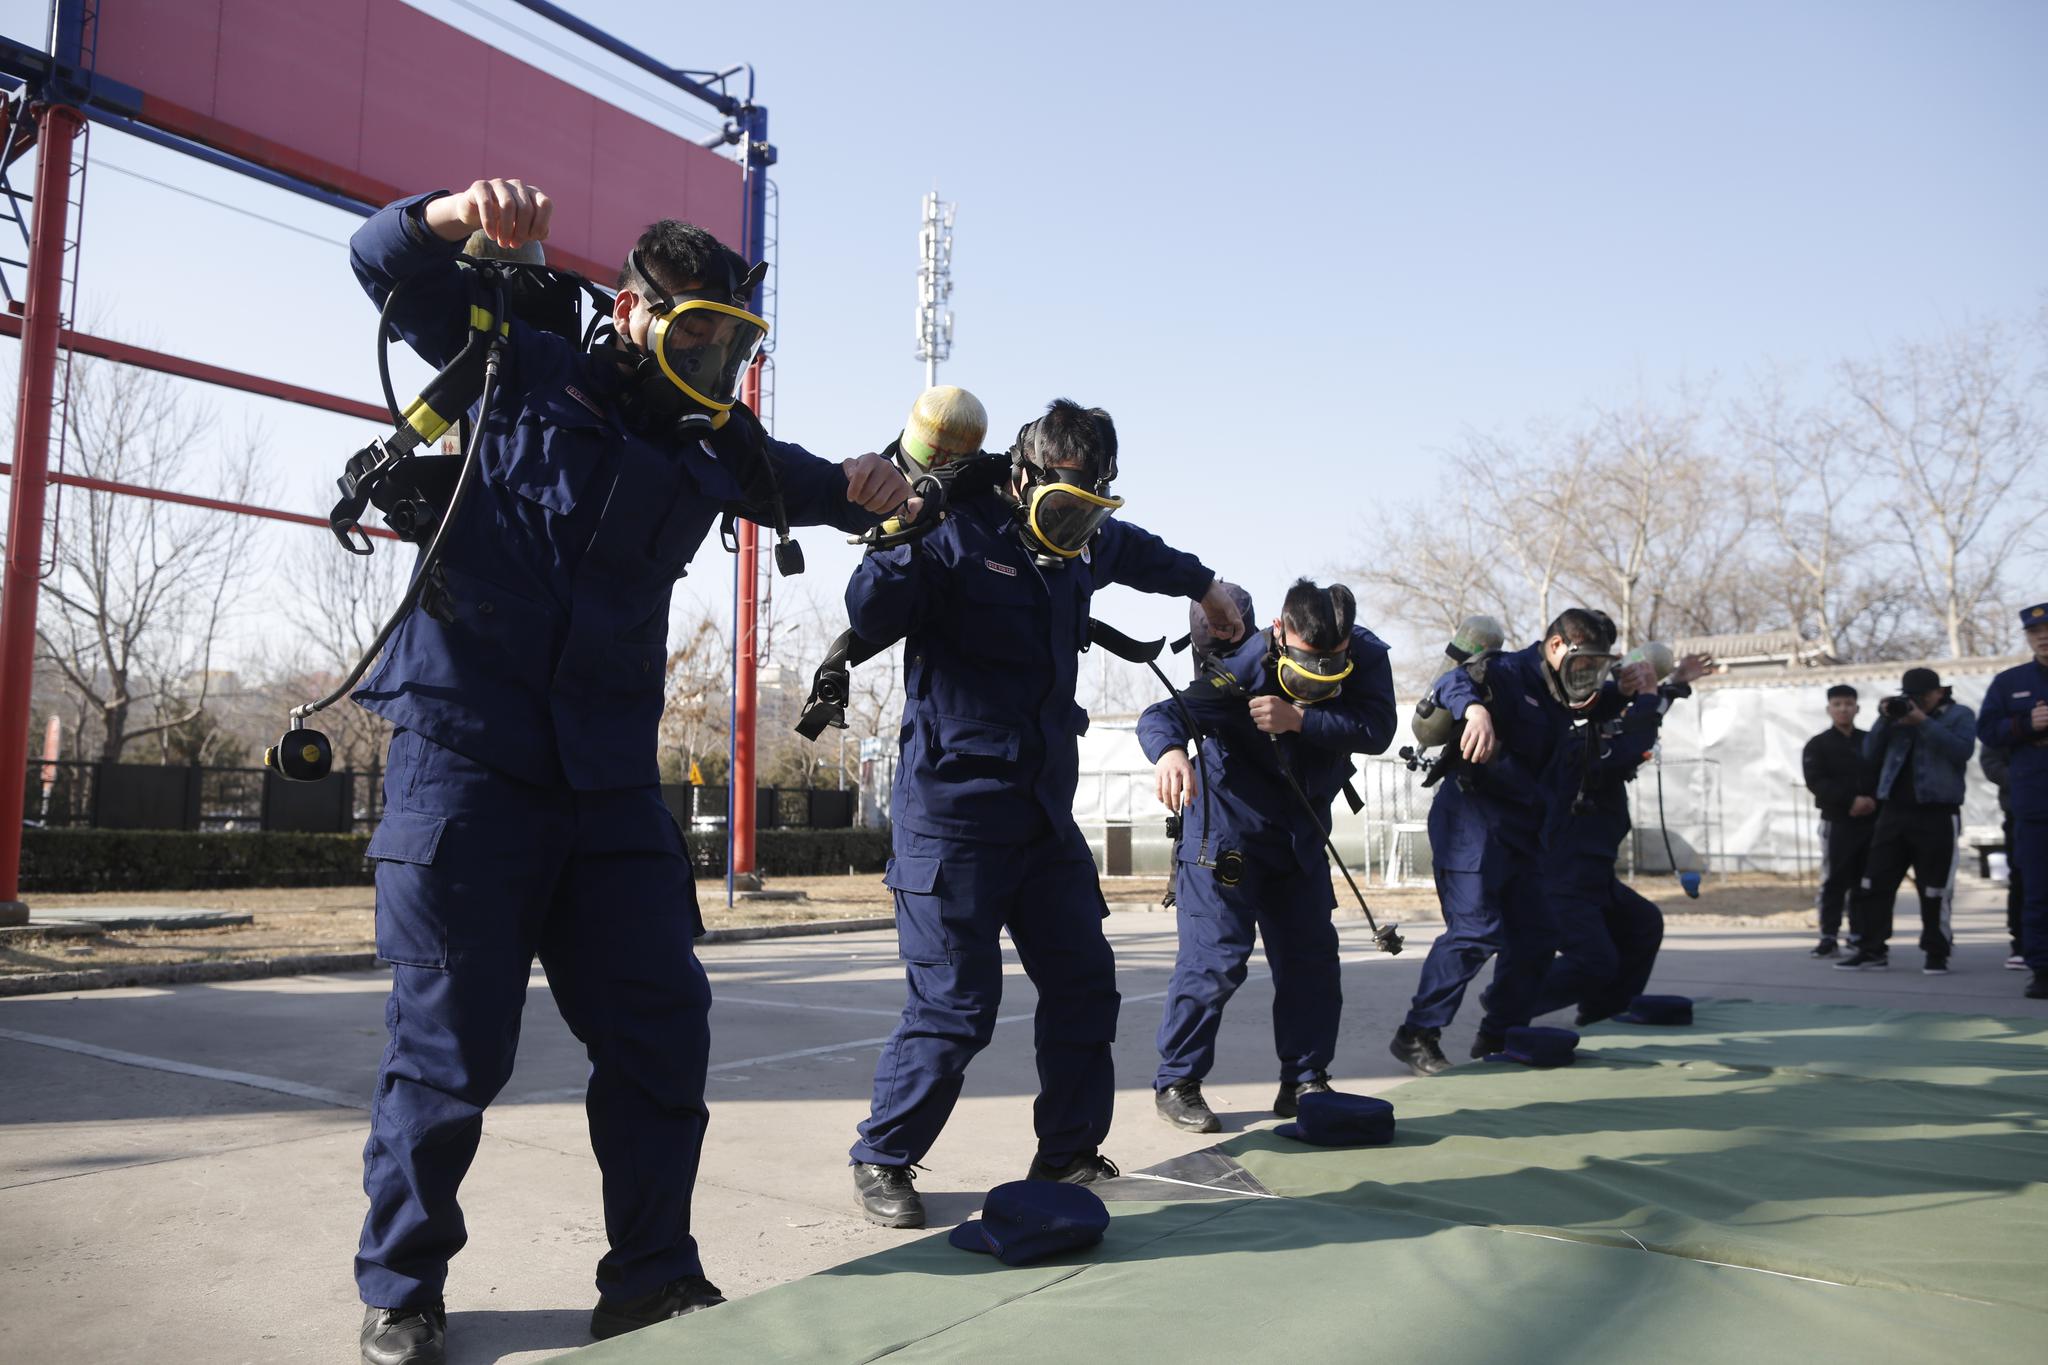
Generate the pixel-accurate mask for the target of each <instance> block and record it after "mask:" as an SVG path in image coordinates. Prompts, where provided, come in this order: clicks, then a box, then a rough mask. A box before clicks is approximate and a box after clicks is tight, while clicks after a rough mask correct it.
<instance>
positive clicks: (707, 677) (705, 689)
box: [659, 616, 732, 782]
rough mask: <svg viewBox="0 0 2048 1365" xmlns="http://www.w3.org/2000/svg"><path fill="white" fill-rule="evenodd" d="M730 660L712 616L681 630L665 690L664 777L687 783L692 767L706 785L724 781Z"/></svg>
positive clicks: (672, 650) (670, 657)
mask: <svg viewBox="0 0 2048 1365" xmlns="http://www.w3.org/2000/svg"><path fill="white" fill-rule="evenodd" d="M673 638H674V637H672V640H673ZM731 658H732V652H731V650H730V648H729V647H728V645H727V643H726V635H725V632H724V631H722V630H720V629H719V627H718V623H717V622H716V621H714V620H712V619H711V618H710V617H709V616H700V617H698V618H697V619H696V620H695V621H694V622H692V623H691V624H690V625H689V626H687V627H686V628H685V629H684V630H683V632H682V634H681V637H680V642H679V643H671V645H670V648H669V653H668V666H667V671H666V673H665V675H664V681H663V684H662V710H661V727H660V741H659V742H660V746H661V756H662V767H663V775H664V776H666V777H669V778H670V779H672V780H674V781H678V782H683V781H688V780H689V776H690V770H691V768H692V766H693V765H694V766H695V767H696V768H697V770H698V772H699V773H700V774H701V775H702V776H703V777H704V779H705V780H706V781H708V782H717V781H722V780H724V777H725V772H726V766H727V761H726V744H727V736H728V735H729V734H730V733H731V725H730V716H729V715H728V711H727V698H728V696H729V694H730V682H729V680H730V678H731Z"/></svg>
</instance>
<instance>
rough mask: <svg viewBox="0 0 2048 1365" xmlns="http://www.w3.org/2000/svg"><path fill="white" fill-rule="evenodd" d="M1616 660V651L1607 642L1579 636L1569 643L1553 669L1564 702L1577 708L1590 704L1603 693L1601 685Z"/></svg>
mask: <svg viewBox="0 0 2048 1365" xmlns="http://www.w3.org/2000/svg"><path fill="white" fill-rule="evenodd" d="M1614 664H1615V655H1614V651H1613V650H1612V649H1610V648H1608V647H1607V646H1606V645H1604V644H1599V643H1596V642H1594V641H1592V640H1580V641H1577V642H1574V643H1572V644H1570V645H1568V646H1567V647H1566V649H1565V652H1564V657H1563V658H1562V659H1559V660H1558V661H1557V666H1556V668H1555V669H1554V670H1553V671H1554V672H1555V673H1556V674H1557V685H1558V687H1559V689H1560V690H1562V691H1563V693H1564V699H1565V704H1566V705H1568V706H1570V707H1572V708H1573V709H1575V710H1576V709H1577V708H1580V707H1584V706H1590V705H1591V704H1592V702H1593V699H1594V698H1595V697H1597V696H1599V695H1600V685H1601V684H1602V683H1604V682H1605V681H1606V680H1607V675H1608V674H1609V673H1610V672H1611V671H1612V670H1613V668H1614Z"/></svg>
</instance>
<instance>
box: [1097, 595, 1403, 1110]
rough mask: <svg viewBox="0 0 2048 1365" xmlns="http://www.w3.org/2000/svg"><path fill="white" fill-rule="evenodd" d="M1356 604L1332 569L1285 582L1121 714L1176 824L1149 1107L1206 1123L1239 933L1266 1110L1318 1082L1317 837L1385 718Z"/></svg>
mask: <svg viewBox="0 0 2048 1365" xmlns="http://www.w3.org/2000/svg"><path fill="white" fill-rule="evenodd" d="M1244 605H1245V606H1246V607H1247V609H1248V608H1249V599H1247V600H1246V602H1245V604H1244ZM1356 616H1357V604H1356V602H1355V601H1354V600H1353V598H1352V595H1351V591H1350V590H1349V589H1348V588H1346V587H1345V586H1344V585H1343V584H1341V583H1339V584H1333V585H1331V586H1330V587H1328V588H1322V587H1318V586H1317V585H1316V584H1314V583H1312V582H1310V581H1309V580H1308V579H1305V578H1304V579H1301V580H1299V581H1297V582H1296V583H1295V584H1294V586H1293V587H1291V588H1290V589H1288V592H1287V597H1286V599H1285V601H1284V603H1283V605H1282V606H1281V609H1280V614H1279V616H1278V617H1277V618H1275V620H1274V622H1273V625H1272V628H1271V629H1270V630H1266V631H1260V632H1258V633H1257V634H1255V635H1254V636H1252V638H1251V639H1250V640H1249V641H1246V642H1245V643H1244V644H1242V645H1240V646H1238V647H1237V648H1236V649H1234V650H1231V651H1229V652H1228V653H1227V654H1226V656H1225V657H1223V658H1219V659H1215V660H1213V661H1212V662H1209V663H1207V664H1206V665H1204V667H1203V670H1202V674H1201V676H1198V677H1197V679H1196V681H1195V685H1194V686H1192V687H1190V688H1188V689H1187V690H1186V691H1184V692H1182V693H1181V694H1180V695H1179V696H1177V697H1173V698H1169V699H1167V700H1165V701H1161V702H1156V703H1154V704H1153V705H1151V706H1149V707H1147V708H1146V710H1145V713H1144V714H1143V715H1142V716H1141V717H1139V720H1138V742H1139V743H1140V744H1141V745H1143V746H1144V749H1145V757H1146V758H1148V759H1150V760H1152V762H1153V763H1155V764H1156V765H1157V766H1158V780H1159V799H1160V800H1161V801H1162V802H1163V803H1165V805H1166V807H1167V808H1168V809H1169V810H1172V811H1174V812H1176V813H1177V814H1179V815H1180V817H1181V821H1182V824H1181V827H1180V837H1179V838H1178V840H1177V841H1176V842H1175V845H1174V883H1173V887H1174V890H1173V897H1174V907H1175V914H1176V916H1177V917H1178V920H1179V931H1180V948H1179V953H1178V955H1177V957H1176V958H1175V961H1174V968H1173V978H1172V981H1171V983H1170V985H1169V986H1168V991H1167V998H1166V1008H1165V1012H1164V1017H1163V1018H1162V1020H1161V1021H1160V1025H1159V1071H1158V1073H1157V1075H1156V1076H1155V1077H1154V1079H1153V1082H1152V1088H1153V1096H1154V1101H1153V1102H1154V1105H1155V1107H1156V1108H1157V1110H1158V1112H1159V1115H1160V1117H1161V1118H1163V1119H1164V1120H1165V1121H1166V1122H1168V1123H1170V1124H1172V1125H1173V1126H1174V1127H1176V1128H1183V1129H1186V1130H1188V1131H1190V1132H1196V1133H1213V1132H1216V1131H1217V1130H1218V1129H1219V1128H1220V1127H1221V1124H1220V1122H1219V1121H1218V1119H1217V1117H1216V1115H1215V1113H1214V1111H1212V1110H1211V1109H1210V1108H1209V1105H1208V1103H1207V1101H1206V1100H1205V1099H1204V1098H1203V1096H1202V1079H1203V1077H1205V1076H1207V1075H1208V1074H1209V1070H1210V1068H1211V1067H1212V1066H1214V1065H1215V1062H1216V1034H1217V1030H1218V1029H1219V1028H1220V1027H1221V1025H1222V1022H1223V1007H1224V1005H1225V1004H1226V1003H1227V1002H1228V1001H1229V1000H1230V997H1231V996H1232V995H1233V994H1235V993H1236V991H1237V988H1238V987H1239V986H1241V985H1243V984H1244V980H1245V968H1246V963H1247V962H1248V960H1249V959H1250V957H1251V951H1252V939H1253V935H1254V934H1255V933H1256V935H1257V936H1258V938H1259V940H1260V941H1261V942H1262V943H1263V944H1264V945H1265V952H1266V961H1267V963H1268V965H1269V966H1270V967H1271V969H1272V973H1273V1045H1274V1050H1275V1051H1276V1052H1277V1053H1278V1054H1279V1061H1280V1088H1279V1091H1278V1093H1277V1094H1276V1095H1275V1096H1274V1099H1273V1112H1274V1113H1275V1114H1277V1115H1279V1116H1280V1117H1281V1118H1293V1117H1294V1116H1295V1113H1296V1108H1297V1104H1296V1101H1297V1099H1298V1097H1299V1096H1300V1095H1302V1094H1305V1093H1309V1092H1313V1091H1321V1090H1328V1089H1329V1066H1330V1060H1331V1058H1332V1057H1333V1056H1334V1055H1335V1053H1336V1049H1337V1026H1338V1021H1339V1018H1340V1016H1341V1014H1342V1012H1343V1008H1344V991H1343V981H1342V978H1341V974H1340V971H1339V964H1338V959H1337V929H1336V926H1335V925H1334V924H1333V923H1332V922H1331V919H1330V916H1331V912H1332V911H1333V910H1335V909H1336V905H1337V899H1336V895H1335V894H1334V892H1333V890H1332V888H1331V883H1330V864H1329V860H1328V857H1327V855H1326V854H1325V852H1324V847H1323V840H1324V838H1325V837H1326V836H1327V835H1328V834H1329V831H1330V803H1331V801H1332V800H1333V799H1335V797H1336V795H1337V793H1338V792H1339V791H1340V790H1342V789H1343V786H1344V783H1345V782H1346V780H1348V779H1349V778H1350V776H1351V773H1352V757H1351V756H1352V755H1353V754H1359V753H1366V754H1377V753H1384V752H1386V749H1387V746H1388V745H1389V744H1390V743H1392V742H1393V738H1394V730H1395V726H1396V724H1397V723H1398V722H1397V718H1396V716H1395V712H1394V681H1393V672H1392V669H1391V668H1390V667H1389V665H1388V662H1387V647H1386V645H1385V644H1384V643H1382V642H1381V641H1380V639H1379V638H1378V637H1377V636H1375V635H1374V634H1373V633H1372V632H1371V631H1369V630H1366V629H1364V628H1363V627H1361V626H1359V625H1357V624H1355V620H1356ZM1205 684H1207V685H1205ZM1191 728H1192V729H1193V730H1194V731H1196V732H1197V733H1195V734H1191V733H1190V730H1191ZM1191 739H1198V740H1199V743H1200V759H1201V769H1200V772H1199V773H1197V772H1196V770H1195V768H1194V766H1193V764H1192V763H1191V762H1190V760H1189V758H1188V745H1189V742H1190V740H1191ZM1282 765H1284V766H1285V770H1286V771H1285V772H1284V773H1283V770H1282ZM1290 774H1291V775H1292V777H1293V779H1294V783H1295V785H1298V786H1299V787H1300V789H1301V794H1300V795H1297V794H1296V793H1295V791H1294V790H1293V789H1292V788H1291V787H1290V785H1289V782H1288V775H1290ZM1302 796H1306V797H1307V799H1308V805H1309V806H1310V807H1312V808H1313V812H1314V813H1313V815H1311V812H1310V810H1309V809H1305V808H1304V806H1303V802H1302Z"/></svg>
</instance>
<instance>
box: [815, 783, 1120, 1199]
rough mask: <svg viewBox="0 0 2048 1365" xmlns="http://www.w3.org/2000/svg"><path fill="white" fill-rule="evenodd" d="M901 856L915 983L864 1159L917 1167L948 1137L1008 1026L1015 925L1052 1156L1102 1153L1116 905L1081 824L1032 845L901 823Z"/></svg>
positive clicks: (887, 1060) (1110, 1093)
mask: <svg viewBox="0 0 2048 1365" xmlns="http://www.w3.org/2000/svg"><path fill="white" fill-rule="evenodd" d="M895 854H896V856H895V857H894V858H892V859H890V861H889V872H888V876H887V878H886V879H885V880H886V881H887V882H888V884H889V886H890V887H892V888H893V889H894V890H895V892H896V937H897V943H898V946H899V950H900V952H901V954H902V957H903V967H904V974H905V976H906V977H907V978H908V980H909V987H910V990H909V996H908V998H907V999H906V1000H905V1002H904V1005H903V1018H902V1020H901V1021H900V1022H899V1023H898V1024H897V1026H896V1032H895V1033H893V1034H892V1035H890V1038H889V1041H888V1042H887V1043H886V1044H884V1045H883V1048H882V1056H881V1060H880V1061H879V1062H878V1063H877V1064H876V1066H875V1095H874V1103H873V1107H872V1108H871V1109H870V1110H869V1112H868V1117H867V1121H866V1122H864V1123H862V1124H861V1125H860V1141H859V1142H857V1143H855V1144H854V1146H853V1159H854V1160H855V1161H871V1162H876V1163H878V1164H881V1165H885V1166H903V1165H908V1164H910V1163H912V1162H915V1161H919V1160H921V1159H923V1157H924V1154H925V1153H926V1152H928V1151H930V1150H931V1147H932V1144H933V1143H934V1142H936V1141H938V1137H939V1130H940V1129H941V1128H943V1127H944V1126H945V1123H946V1118H947V1116H948V1115H949V1114H951V1113H952V1112H953V1104H954V1102H955V1101H956V1100H958V1099H959V1098H960V1085H961V1081H962V1079H963V1078H964V1077H965V1076H966V1074H967V1063H968V1062H969V1061H970V1060H972V1059H973V1057H974V1054H975V1053H977V1052H979V1051H981V1049H982V1048H984V1047H986V1046H987V1045H988V1041H989V1038H990V1037H991V1036H992V1035H993V1034H994V1032H995V1026H996V1012H997V1009H998V1008H999V1007H1000V1005H1001V1004H1002V998H1003V950H1002V941H1001V935H1002V931H1003V930H1005V929H1008V930H1009V931H1010V942H1011V943H1013V944H1014V945H1016V948H1017V957H1018V959H1019V961H1020V962H1021V963H1022V964H1023V967H1024V972H1025V975H1027V976H1029V977H1030V978H1031V984H1032V985H1033V986H1035V987H1036V988H1037V990H1038V1010H1037V1013H1036V1015H1035V1016H1034V1018H1033V1041H1034V1043H1035V1044H1036V1047H1037V1052H1038V1102H1037V1104H1036V1105H1035V1106H1034V1107H1033V1109H1032V1119H1033V1122H1034V1124H1035V1126H1036V1127H1037V1130H1038V1151H1039V1156H1040V1157H1041V1158H1042V1159H1044V1160H1045V1161H1046V1162H1048V1163H1050V1164H1053V1165H1065V1164H1066V1163H1067V1162H1069V1161H1072V1160H1073V1159H1074V1158H1075V1157H1078V1156H1084V1155H1087V1154H1090V1153H1092V1152H1094V1151H1095V1149H1096V1148H1097V1147H1098V1146H1100V1145H1101V1143H1102V1140H1103V1139H1104V1138H1105V1137H1107V1136H1109V1120H1110V1113H1111V1109H1112V1107H1113V1105H1114V1103H1115V1099H1116V1078H1115V1071H1114V1067H1113V1063H1112V1059H1111V1057H1110V1045H1111V1043H1113V1042H1114V1041H1115V1039H1116V1015H1117V1005H1118V1001H1119V997H1118V995H1117V989H1116V959H1115V957H1114V955H1112V954H1111V952H1110V948H1109V940H1108V939H1107V938H1105V937H1104V936H1103V933H1102V919H1103V916H1104V915H1106V914H1107V913H1108V908H1107V907H1106V906H1105V905H1104V904H1103V901H1102V887H1101V884H1100V883H1099V882H1098V881H1097V880H1096V875H1095V861H1094V859H1093V858H1092V857H1090V856H1089V853H1088V845H1087V843H1086V841H1085V840H1083V839H1082V837H1081V831H1080V830H1079V829H1077V828H1076V827H1075V826H1074V825H1073V824H1072V823H1071V822H1066V823H1064V824H1062V825H1061V826H1058V827H1055V828H1053V829H1051V830H1049V831H1047V832H1046V833H1045V834H1043V835H1041V836H1039V837H1038V838H1036V839H1033V840H1032V841H1031V842H1029V843H1024V844H987V843H978V842H973V841H970V840H965V839H939V838H932V837H930V836H927V835H921V834H915V833H912V832H911V831H909V830H906V829H903V828H902V827H900V826H899V827H898V828H897V830H896V837H895Z"/></svg>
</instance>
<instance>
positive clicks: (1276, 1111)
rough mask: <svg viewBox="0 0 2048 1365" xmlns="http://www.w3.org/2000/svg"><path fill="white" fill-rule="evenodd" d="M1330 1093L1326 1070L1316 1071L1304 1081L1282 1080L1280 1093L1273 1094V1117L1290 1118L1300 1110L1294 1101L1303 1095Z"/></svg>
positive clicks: (1328, 1077)
mask: <svg viewBox="0 0 2048 1365" xmlns="http://www.w3.org/2000/svg"><path fill="white" fill-rule="evenodd" d="M1329 1093H1330V1076H1329V1073H1328V1072H1324V1071H1318V1072H1317V1073H1316V1074H1315V1075H1313V1076H1311V1077H1309V1078H1308V1079H1307V1080H1305V1081H1282V1082H1280V1093H1279V1094H1277V1095H1275V1096H1273V1117H1274V1118H1280V1119H1291V1118H1293V1117H1294V1116H1295V1115H1297V1114H1299V1113H1300V1112H1301V1106H1300V1105H1298V1104H1296V1103H1295V1101H1296V1100H1298V1099H1300V1098H1301V1097H1302V1096H1303V1095H1327V1094H1329Z"/></svg>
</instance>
